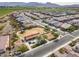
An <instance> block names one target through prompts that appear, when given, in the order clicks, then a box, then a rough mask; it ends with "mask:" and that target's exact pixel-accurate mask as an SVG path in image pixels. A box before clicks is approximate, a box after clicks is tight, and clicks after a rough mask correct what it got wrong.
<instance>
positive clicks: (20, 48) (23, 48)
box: [17, 44, 29, 53]
mask: <svg viewBox="0 0 79 59" xmlns="http://www.w3.org/2000/svg"><path fill="white" fill-rule="evenodd" d="M28 50H29V49H28V47H27V46H26V45H24V44H22V45H21V46H19V47H18V49H17V51H20V52H22V53H23V52H25V51H28Z"/></svg>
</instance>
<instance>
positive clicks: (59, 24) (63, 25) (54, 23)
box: [45, 19, 71, 29]
mask: <svg viewBox="0 0 79 59" xmlns="http://www.w3.org/2000/svg"><path fill="white" fill-rule="evenodd" d="M45 22H47V23H48V24H49V25H51V26H55V27H58V28H64V29H67V28H69V27H70V26H71V24H68V23H63V22H59V21H56V20H53V19H52V20H47V21H45Z"/></svg>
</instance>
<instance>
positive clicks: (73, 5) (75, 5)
mask: <svg viewBox="0 0 79 59" xmlns="http://www.w3.org/2000/svg"><path fill="white" fill-rule="evenodd" d="M63 7H65V8H79V4H72V5H64V6H63Z"/></svg>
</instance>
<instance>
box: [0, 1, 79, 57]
mask: <svg viewBox="0 0 79 59" xmlns="http://www.w3.org/2000/svg"><path fill="white" fill-rule="evenodd" d="M20 3H21V2H20ZM31 3H33V2H31ZM7 4H8V3H7ZM17 4H19V3H17ZM22 4H23V3H22ZM28 4H29V3H28ZM48 4H50V3H48ZM9 5H10V4H9ZM52 5H53V4H52ZM0 56H1V57H9V56H11V57H79V8H78V7H72V8H70V7H66V6H65V8H64V6H61V7H57V6H56V7H46V6H44V7H43V6H42V7H39V6H38V7H37V6H33V7H31V6H28V7H26V6H25V3H24V6H21V7H20V6H17V5H16V6H14V5H11V6H8V5H7V6H4V5H0Z"/></svg>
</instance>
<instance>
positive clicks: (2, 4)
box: [0, 2, 79, 8]
mask: <svg viewBox="0 0 79 59" xmlns="http://www.w3.org/2000/svg"><path fill="white" fill-rule="evenodd" d="M0 6H33V7H51V8H54V7H63V8H64V7H65V8H79V4H72V5H59V4H55V3H50V2H47V3H38V2H29V3H25V2H0Z"/></svg>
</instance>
